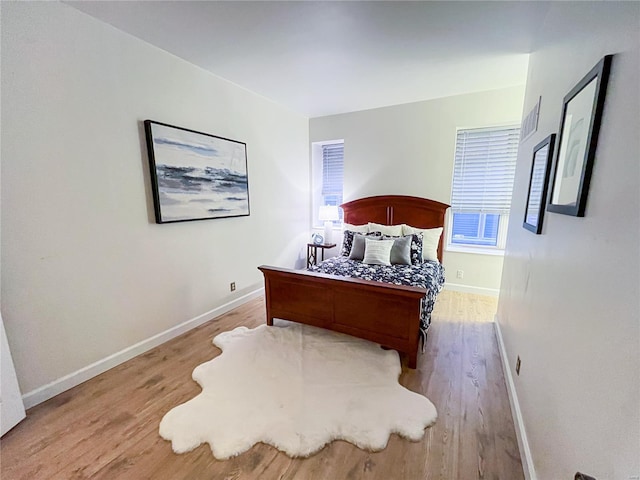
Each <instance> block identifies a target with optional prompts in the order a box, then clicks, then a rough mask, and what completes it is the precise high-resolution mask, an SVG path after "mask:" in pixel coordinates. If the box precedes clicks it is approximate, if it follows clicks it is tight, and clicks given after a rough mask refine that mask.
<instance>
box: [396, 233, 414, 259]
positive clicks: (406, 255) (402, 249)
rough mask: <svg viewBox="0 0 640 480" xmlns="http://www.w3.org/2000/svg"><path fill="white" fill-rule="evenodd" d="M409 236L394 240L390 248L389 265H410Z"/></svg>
mask: <svg viewBox="0 0 640 480" xmlns="http://www.w3.org/2000/svg"><path fill="white" fill-rule="evenodd" d="M411 240H413V238H412V237H411V235H409V236H407V237H400V238H396V239H395V241H394V242H393V247H392V248H391V265H411Z"/></svg>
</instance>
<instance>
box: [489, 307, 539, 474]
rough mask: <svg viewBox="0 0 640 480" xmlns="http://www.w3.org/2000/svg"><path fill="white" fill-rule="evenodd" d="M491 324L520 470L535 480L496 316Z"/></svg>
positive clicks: (514, 388) (520, 412)
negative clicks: (512, 425)
mask: <svg viewBox="0 0 640 480" xmlns="http://www.w3.org/2000/svg"><path fill="white" fill-rule="evenodd" d="M493 324H494V325H495V327H494V328H495V330H496V338H497V339H498V349H499V350H500V359H501V360H502V371H503V372H504V379H505V380H506V383H507V392H508V393H509V403H510V404H511V414H512V416H513V424H514V426H515V428H516V437H517V438H518V448H519V449H520V459H521V461H522V469H523V470H524V476H525V478H526V480H537V478H538V477H537V476H536V470H535V468H534V466H533V457H532V456H531V449H530V448H529V440H527V431H526V430H525V428H524V419H523V418H522V411H521V410H520V402H518V394H517V392H516V385H515V383H514V382H513V376H512V375H511V369H510V368H509V365H510V363H509V357H507V350H506V349H505V347H504V341H503V340H502V331H501V330H500V323H498V318H497V316H496V318H495V319H494V322H493Z"/></svg>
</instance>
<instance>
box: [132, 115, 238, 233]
mask: <svg viewBox="0 0 640 480" xmlns="http://www.w3.org/2000/svg"><path fill="white" fill-rule="evenodd" d="M144 129H145V134H146V137H147V149H148V152H149V165H150V167H151V183H152V187H153V201H154V207H155V214H156V223H171V222H186V221H191V220H206V219H214V218H224V217H240V216H247V215H249V177H248V173H247V145H246V144H245V143H243V142H238V141H236V140H230V139H228V138H222V137H217V136H215V135H209V134H207V133H201V132H196V131H194V130H188V129H186V128H180V127H174V126H172V125H167V124H165V123H159V122H154V121H152V120H145V122H144Z"/></svg>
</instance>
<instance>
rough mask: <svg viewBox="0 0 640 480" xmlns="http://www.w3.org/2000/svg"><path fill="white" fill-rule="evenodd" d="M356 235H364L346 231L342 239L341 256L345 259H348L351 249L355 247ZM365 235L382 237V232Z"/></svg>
mask: <svg viewBox="0 0 640 480" xmlns="http://www.w3.org/2000/svg"><path fill="white" fill-rule="evenodd" d="M355 235H362V234H360V233H356V232H354V231H352V230H345V231H344V235H343V238H342V249H341V250H340V255H341V256H343V257H348V256H349V254H350V253H351V248H352V246H353V237H354V236H355ZM364 235H366V236H375V237H380V236H381V234H380V232H371V233H365V234H364Z"/></svg>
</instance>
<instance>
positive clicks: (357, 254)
mask: <svg viewBox="0 0 640 480" xmlns="http://www.w3.org/2000/svg"><path fill="white" fill-rule="evenodd" d="M365 238H366V237H365V236H364V235H362V234H359V233H356V234H355V235H354V236H353V243H352V244H351V252H349V260H360V261H362V259H363V258H364V247H365ZM377 238H381V237H377Z"/></svg>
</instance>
